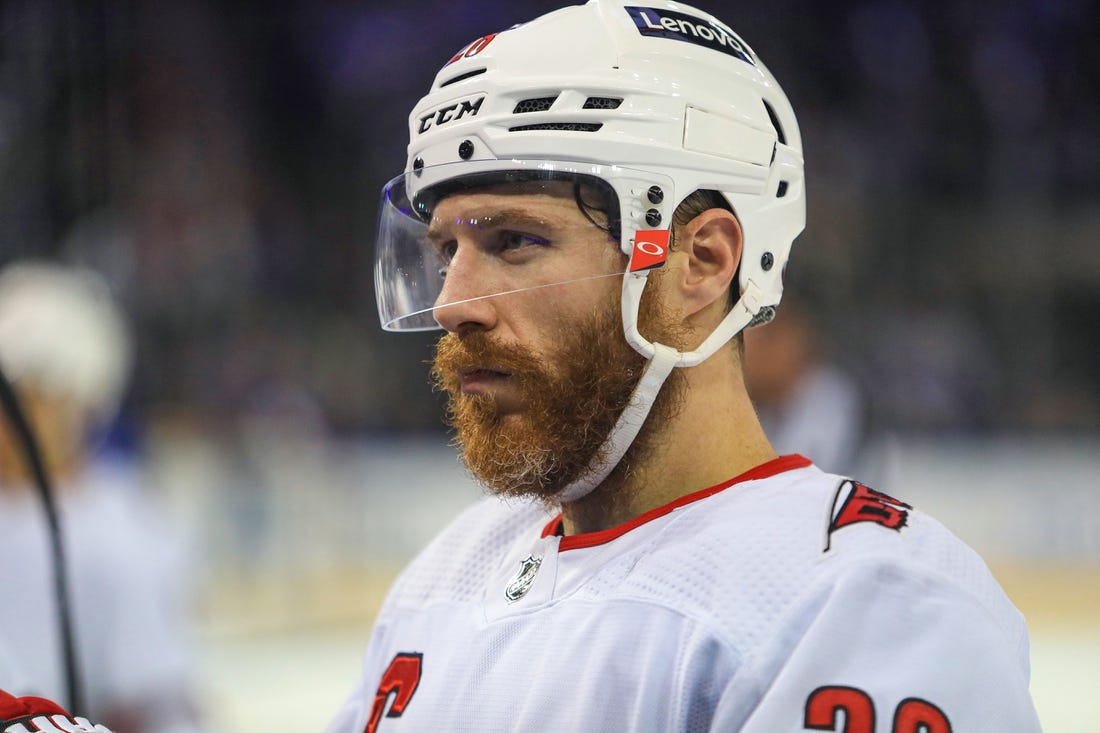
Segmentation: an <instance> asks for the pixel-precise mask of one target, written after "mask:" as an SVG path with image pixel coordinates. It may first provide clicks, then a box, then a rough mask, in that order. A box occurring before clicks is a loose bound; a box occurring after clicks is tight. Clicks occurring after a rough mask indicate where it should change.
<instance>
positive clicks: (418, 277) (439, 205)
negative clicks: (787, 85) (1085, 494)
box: [328, 0, 1039, 733]
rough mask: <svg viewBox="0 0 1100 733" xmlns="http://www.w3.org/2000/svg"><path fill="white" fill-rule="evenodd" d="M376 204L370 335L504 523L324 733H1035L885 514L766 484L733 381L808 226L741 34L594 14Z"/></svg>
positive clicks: (442, 117) (440, 553)
mask: <svg viewBox="0 0 1100 733" xmlns="http://www.w3.org/2000/svg"><path fill="white" fill-rule="evenodd" d="M409 121H410V133H411V141H410V144H409V149H408V152H409V157H408V165H407V168H406V171H405V173H403V174H402V175H400V176H398V177H397V178H395V179H394V180H393V181H391V182H390V183H389V184H388V185H387V186H386V188H385V191H384V196H383V204H382V206H383V209H382V212H381V214H380V224H379V238H378V241H377V257H378V260H377V267H376V280H375V285H376V288H377V291H378V303H379V310H380V314H381V318H382V323H383V326H384V327H385V328H387V329H389V330H395V331H402V330H414V329H427V328H439V327H442V328H444V329H445V330H446V331H447V334H446V335H444V336H443V337H442V338H441V340H440V342H439V345H438V350H437V354H436V359H435V369H434V372H435V376H436V379H437V381H438V383H439V385H440V386H441V387H442V388H443V389H445V390H446V392H447V394H448V396H449V398H450V421H451V423H452V425H453V428H454V430H455V432H456V436H457V440H458V442H459V444H460V446H461V449H462V455H463V459H464V461H465V463H466V465H467V467H468V468H469V469H470V471H471V472H472V473H473V474H474V475H475V476H476V477H477V478H478V479H480V480H481V482H483V483H484V484H485V486H486V487H487V488H488V490H489V493H490V494H492V495H493V496H491V497H489V498H487V499H485V500H484V501H482V502H480V503H479V504H477V505H476V506H474V507H472V508H471V509H469V510H468V511H466V512H464V513H463V514H462V515H461V516H459V517H458V518H457V519H456V520H455V521H454V522H453V524H452V525H451V526H450V527H449V528H447V529H446V530H444V531H443V532H442V534H441V535H440V536H439V537H437V538H436V539H435V540H434V541H433V542H432V543H431V544H430V545H429V547H428V548H426V549H425V550H424V551H423V552H422V553H421V554H420V555H419V556H418V557H417V558H416V559H415V560H414V561H413V563H412V564H411V566H410V567H409V568H407V569H406V570H405V572H404V573H403V574H402V575H401V577H400V578H399V579H398V580H397V582H396V584H395V585H394V587H393V588H392V590H391V592H390V594H389V596H388V598H387V600H386V602H385V604H384V607H383V608H382V610H381V612H380V615H379V617H378V619H377V624H376V627H375V630H374V633H373V635H372V638H371V641H370V645H369V648H368V649H367V652H366V657H365V661H364V667H363V677H362V681H361V683H360V685H359V687H358V688H357V689H356V690H354V692H353V693H352V694H351V695H350V697H349V698H348V700H347V702H346V704H345V705H344V706H343V707H342V709H341V710H340V711H339V712H338V713H337V715H336V717H335V719H334V720H333V721H332V723H331V725H330V727H329V728H328V730H329V732H330V733H361V732H363V731H366V732H367V733H373V732H374V731H382V732H383V733H386V732H387V731H389V732H397V731H442V730H446V731H458V730H469V731H535V730H555V731H611V730H613V731H655V732H656V731H661V732H667V731H751V732H753V733H777V732H778V731H802V730H833V731H847V733H873V732H876V731H877V732H878V733H886V732H889V731H894V732H897V733H917V732H918V731H923V732H924V733H946V732H947V731H979V730H980V731H994V730H995V731H1013V732H1024V731H1037V730H1039V725H1038V722H1037V720H1036V716H1035V712H1034V710H1033V707H1032V703H1031V701H1030V698H1029V694H1028V639H1027V632H1026V629H1025V626H1024V622H1023V619H1022V618H1021V616H1020V614H1019V613H1018V612H1017V610H1016V609H1015V608H1014V607H1013V606H1012V604H1011V603H1010V602H1009V600H1008V599H1007V598H1006V597H1005V595H1004V593H1003V592H1002V591H1001V589H1000V588H999V586H998V585H997V583H996V582H995V580H994V579H993V578H992V577H991V575H990V573H989V571H988V570H987V569H986V567H985V565H984V564H983V563H982V561H981V560H980V559H979V558H978V557H977V556H976V555H975V553H974V552H972V551H971V550H970V549H968V548H967V547H966V546H965V545H963V544H962V543H961V542H960V541H959V540H958V539H956V538H955V537H953V536H952V535H951V534H950V533H949V532H948V531H947V530H946V529H944V528H943V527H942V526H941V525H940V524H938V523H936V522H935V521H934V520H933V519H931V518H929V517H927V516H925V515H923V514H921V513H920V512H919V511H917V510H916V509H914V508H912V507H911V506H910V505H909V504H907V503H905V502H904V500H902V499H900V498H893V497H891V496H890V495H888V494H887V493H883V492H881V491H878V490H876V489H874V488H872V487H869V486H866V485H864V484H861V483H859V482H858V481H856V480H853V479H850V478H846V477H843V476H836V475H830V474H827V473H825V472H823V471H821V470H820V469H818V468H817V467H815V466H814V465H813V464H812V463H811V462H810V460H808V459H807V458H804V457H802V456H799V455H785V456H778V455H776V453H775V451H774V450H773V449H772V447H771V446H770V445H769V443H768V440H767V438H766V437H765V435H764V433H763V431H762V430H761V428H760V426H759V423H758V422H757V419H756V416H755V415H754V412H753V406H752V404H751V402H750V401H749V398H748V397H747V395H746V392H745V388H744V382H743V379H742V376H741V363H742V346H741V339H740V336H739V334H740V332H741V331H742V329H744V328H746V327H749V326H752V325H754V324H758V323H761V322H764V321H767V320H768V319H769V318H770V317H771V316H772V315H773V313H774V309H775V307H776V306H777V305H779V302H780V296H781V294H782V272H783V268H784V266H785V264H786V261H787V256H788V252H789V250H790V246H791V242H792V240H793V239H794V238H795V237H796V236H797V234H798V233H799V232H800V231H801V230H802V228H803V223H804V216H805V203H804V183H803V163H802V150H801V140H800V137H799V131H798V126H797V123H796V121H795V117H794V114H793V112H792V110H791V107H790V105H789V104H788V101H787V99H786V97H785V96H784V94H783V92H782V91H781V90H780V88H779V86H778V84H777V83H776V81H775V79H774V78H773V77H772V76H771V74H770V73H769V72H768V70H767V69H766V67H765V66H764V65H763V63H762V62H761V61H760V59H759V58H758V57H757V55H756V54H755V53H754V52H753V51H752V50H751V49H750V48H749V46H748V45H747V44H745V42H744V41H742V40H741V39H740V38H739V37H738V36H737V35H736V34H735V33H734V32H733V31H732V30H731V29H730V28H729V27H728V26H726V25H725V24H723V23H722V22H720V21H719V20H717V19H715V18H713V17H711V16H710V15H708V14H706V13H703V12H700V11H698V10H695V9H693V8H690V7H688V6H685V5H682V4H680V3H672V2H656V1H652V2H646V3H642V4H640V5H639V4H626V3H623V2H621V1H620V0H592V2H589V3H588V4H586V5H583V6H576V7H569V8H565V9H562V10H559V11H556V12H553V13H550V14H548V15H545V16H543V17H540V18H538V19H537V20H534V21H532V22H530V23H527V24H524V25H521V26H518V27H514V28H512V29H509V30H506V31H502V32H500V33H496V34H494V35H489V36H485V37H484V38H481V39H479V40H477V41H475V42H473V43H472V44H470V45H469V46H467V47H465V48H464V49H462V50H461V51H460V52H459V53H457V54H456V55H455V56H454V57H453V58H452V59H451V60H450V61H449V62H448V63H447V64H446V65H445V66H444V67H443V69H442V70H441V71H440V72H439V74H438V76H437V77H436V79H435V82H434V84H433V85H432V88H431V91H430V92H429V93H428V94H427V95H426V96H425V97H424V98H423V99H422V100H421V101H420V102H419V103H418V104H417V106H416V108H415V109H414V111H413V112H412V114H411V116H410V118H409Z"/></svg>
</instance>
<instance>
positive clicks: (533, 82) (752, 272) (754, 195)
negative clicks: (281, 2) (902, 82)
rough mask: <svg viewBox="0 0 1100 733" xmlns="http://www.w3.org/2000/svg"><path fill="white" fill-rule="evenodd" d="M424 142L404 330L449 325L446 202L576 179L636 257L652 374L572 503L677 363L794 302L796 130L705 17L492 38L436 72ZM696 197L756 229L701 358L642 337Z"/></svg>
mask: <svg viewBox="0 0 1100 733" xmlns="http://www.w3.org/2000/svg"><path fill="white" fill-rule="evenodd" d="M409 132H410V143H409V147H408V162H407V165H406V169H405V172H404V173H403V174H402V175H400V176H398V177H397V178H395V179H393V180H392V181H391V182H390V183H389V184H388V185H387V186H386V188H385V190H384V194H383V201H382V209H381V212H380V219H379V238H378V243H377V264H376V269H375V286H376V292H377V297H378V306H379V314H380V317H381V320H382V325H383V327H384V328H386V329H388V330H424V329H432V328H438V327H439V326H438V323H437V322H436V320H435V318H434V315H433V314H434V312H436V311H438V309H440V308H444V307H446V306H447V305H449V304H448V303H441V302H439V301H438V298H439V296H440V293H441V291H442V288H443V276H444V274H445V271H443V270H442V269H441V267H440V263H439V261H438V259H437V258H436V257H435V256H433V253H432V252H431V251H430V250H429V249H427V248H425V247H424V240H425V238H424V234H425V231H426V228H427V225H428V224H427V223H428V221H429V220H430V218H431V212H432V207H433V206H434V203H435V201H437V200H439V198H440V197H442V196H444V195H446V194H447V193H448V192H453V191H456V190H461V189H463V188H475V187H484V186H488V185H493V184H498V183H506V182H509V181H516V182H524V183H528V184H529V183H531V182H537V181H541V180H545V181H560V180H563V179H565V180H569V179H573V180H583V181H598V182H600V183H601V185H602V188H603V189H605V190H607V191H608V192H609V194H608V195H609V197H611V198H612V201H611V202H610V203H611V206H610V207H609V209H610V216H611V218H612V222H611V226H610V229H611V231H612V233H613V234H614V235H615V236H617V238H618V240H619V242H618V243H619V246H620V248H621V250H622V252H623V253H624V254H625V255H628V256H629V258H630V264H629V265H627V266H626V267H625V272H624V271H622V270H620V271H619V272H617V273H614V274H616V275H618V276H621V277H622V279H623V291H622V292H623V297H622V310H623V327H624V336H625V337H626V339H627V341H628V342H629V343H630V344H631V345H632V346H633V347H634V348H635V349H636V350H637V351H639V352H640V353H641V354H642V355H644V356H645V357H646V358H648V359H649V360H650V367H649V369H648V371H647V373H646V375H645V376H644V377H643V379H642V381H641V383H640V384H639V387H638V389H637V390H636V392H635V395H634V401H633V402H632V403H631V405H630V406H629V407H628V408H627V409H626V411H625V412H624V414H623V418H622V419H621V420H620V425H619V426H617V427H616V429H615V430H613V432H612V436H611V437H610V438H609V441H608V445H607V446H605V450H604V451H601V454H602V455H603V460H602V461H601V465H600V466H594V467H592V469H593V470H592V471H590V474H589V476H588V477H587V478H585V479H584V480H583V481H582V482H580V483H581V484H583V485H577V486H575V487H570V488H569V489H567V490H566V491H565V492H563V493H562V494H561V495H560V496H561V497H562V498H563V500H569V499H571V498H576V497H577V496H581V495H583V494H584V493H585V492H586V491H587V490H590V489H591V488H593V487H594V486H595V485H597V484H598V483H599V481H602V480H603V478H604V477H606V475H607V473H608V472H610V470H611V469H612V468H613V467H614V465H615V464H616V463H618V461H619V459H620V458H621V456H622V454H623V453H624V452H625V450H626V448H627V447H628V446H629V444H630V442H631V441H633V439H634V437H635V435H636V433H637V430H638V429H639V428H640V427H641V423H642V422H643V421H644V419H645V416H646V415H647V414H648V411H649V406H650V405H651V403H652V400H653V398H654V397H655V396H656V393H657V391H658V390H659V388H660V385H661V384H662V383H663V382H664V379H665V377H666V376H667V374H668V373H669V372H670V371H671V369H672V368H674V367H676V366H681V367H685V366H693V365H695V364H698V363H700V362H701V361H703V360H704V359H706V358H707V357H709V356H710V355H711V354H713V353H714V352H715V351H717V350H718V349H719V348H720V347H721V346H722V345H724V344H726V343H727V342H728V341H729V340H730V339H731V338H733V337H734V336H735V335H736V334H737V333H738V332H740V331H741V330H742V329H743V328H744V327H746V326H747V325H750V324H752V323H759V322H764V321H767V320H769V319H770V318H771V317H772V315H773V314H774V308H775V306H776V305H778V304H779V301H780V298H781V297H782V292H783V281H782V274H783V269H784V267H785V265H786V262H787V257H788V255H789V253H790V248H791V244H792V242H793V241H794V238H795V237H796V236H798V234H799V233H800V232H801V231H802V229H803V227H804V225H805V211H806V204H805V195H804V182H803V160H802V141H801V137H800V135H799V131H798V124H797V122H796V120H795V116H794V112H793V110H792V109H791V106H790V104H789V102H788V101H787V98H786V96H785V95H784V93H783V91H782V89H780V87H779V85H778V83H777V82H776V81H775V79H774V77H772V75H771V73H770V72H769V71H768V70H767V68H766V67H765V66H764V64H763V63H762V62H761V61H760V59H759V58H757V56H756V54H755V53H754V52H753V51H752V49H751V48H750V47H749V46H748V44H746V43H745V42H744V41H743V40H741V38H740V37H739V36H738V35H737V34H736V33H734V32H733V30H731V29H730V28H729V27H728V26H726V25H725V24H724V23H722V22H721V21H719V20H718V19H717V18H715V17H713V16H711V15H709V14H707V13H704V12H702V11H699V10H697V9H695V8H692V7H689V6H687V5H683V4H681V3H675V2H645V3H642V4H634V3H631V4H625V3H624V2H622V0H590V2H588V3H587V4H585V5H579V6H573V7H567V8H563V9H561V10H557V11H554V12H551V13H548V14H547V15H544V16H542V17H540V18H537V19H536V20H533V21H531V22H529V23H525V24H522V25H519V26H516V27H514V28H511V29H509V30H506V31H501V32H499V33H495V34H492V35H488V36H485V37H483V38H480V39H478V40H476V41H474V42H473V43H471V44H469V45H468V46H466V47H465V48H463V49H462V50H460V51H459V52H458V53H457V54H455V55H454V57H453V58H451V59H450V61H448V62H447V64H446V65H445V66H444V67H443V69H442V70H441V71H440V72H439V73H438V74H437V75H436V78H435V81H434V83H433V84H432V88H431V91H429V93H428V94H427V95H426V96H425V97H423V98H422V99H421V100H420V102H419V103H418V104H417V105H416V107H415V109H414V110H413V112H412V114H411V115H410V117H409ZM698 190H712V191H717V192H719V193H721V194H722V195H723V196H724V198H725V199H726V200H727V201H728V203H729V204H730V207H731V208H732V209H733V211H734V213H735V215H736V216H737V218H738V221H739V222H740V224H741V229H742V232H743V238H744V242H743V253H742V258H741V264H740V268H739V282H738V286H739V291H740V293H739V295H740V297H739V299H738V300H737V302H736V303H735V305H734V306H733V308H732V309H731V310H730V312H729V314H728V315H727V317H726V318H725V320H724V321H723V322H722V323H721V324H720V325H719V326H718V327H717V328H716V329H715V331H714V332H713V333H712V334H711V335H710V336H709V337H708V338H707V339H706V340H705V341H704V342H703V343H702V344H701V345H700V346H699V347H698V348H697V349H696V350H695V351H692V352H687V353H681V352H678V351H675V350H673V349H671V348H669V347H666V346H663V345H661V344H656V343H651V342H649V341H647V340H646V339H645V338H644V337H642V336H641V335H640V334H639V333H638V328H637V315H638V306H639V303H640V299H641V293H642V290H643V289H644V286H645V278H646V275H647V274H648V272H649V269H650V268H652V267H654V266H659V265H660V264H662V263H663V261H664V254H665V252H666V250H667V244H668V236H669V229H670V228H671V224H672V216H673V212H674V211H675V209H676V206H677V205H678V204H679V203H680V202H681V201H683V200H684V198H686V197H687V196H688V195H690V194H691V193H693V192H695V191H698ZM609 274H612V273H609ZM500 294H502V293H494V292H486V293H484V295H482V296H479V297H492V296H495V295H500Z"/></svg>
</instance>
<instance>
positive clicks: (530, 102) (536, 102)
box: [512, 95, 557, 115]
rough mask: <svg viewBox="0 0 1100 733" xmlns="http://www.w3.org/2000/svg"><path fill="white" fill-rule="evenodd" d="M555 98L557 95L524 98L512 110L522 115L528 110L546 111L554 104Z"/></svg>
mask: <svg viewBox="0 0 1100 733" xmlns="http://www.w3.org/2000/svg"><path fill="white" fill-rule="evenodd" d="M555 99H557V96H556V95H555V96H553V97H534V98H532V99H522V100H520V101H519V102H517V103H516V108H515V109H513V110H512V114H515V115H522V114H526V113H528V112H545V111H546V110H548V109H550V107H551V106H553V104H554V100H555Z"/></svg>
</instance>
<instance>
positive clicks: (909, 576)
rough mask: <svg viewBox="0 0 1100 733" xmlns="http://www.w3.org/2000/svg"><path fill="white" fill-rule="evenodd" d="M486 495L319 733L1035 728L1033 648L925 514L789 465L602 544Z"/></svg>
mask: <svg viewBox="0 0 1100 733" xmlns="http://www.w3.org/2000/svg"><path fill="white" fill-rule="evenodd" d="M560 522H561V519H560V516H559V517H551V516H550V515H549V514H548V513H547V512H546V510H545V509H543V508H542V506H541V505H540V504H538V503H528V502H514V501H513V502H505V501H501V500H499V499H487V500H485V501H483V502H481V503H479V504H477V505H475V506H474V507H472V508H471V509H469V510H467V511H466V512H465V513H463V514H462V515H461V516H460V517H458V519H457V520H456V521H455V522H454V523H452V524H451V526H450V527H449V528H448V529H446V530H445V531H444V532H443V533H442V534H441V535H440V536H439V537H437V538H436V539H435V540H434V541H433V542H432V544H430V545H429V546H428V547H427V548H426V549H425V550H424V551H423V552H422V553H421V554H420V555H419V556H418V557H417V559H416V560H414V561H413V563H412V564H411V565H410V567H409V568H407V569H406V570H405V572H404V573H403V574H402V575H401V577H400V578H399V579H398V581H397V582H396V583H395V585H394V587H393V589H392V590H391V592H390V594H389V597H388V598H387V600H386V603H385V604H384V606H383V608H382V611H381V612H380V615H379V618H378V620H377V624H376V626H375V629H374V633H373V636H372V638H371V642H370V645H369V648H368V649H367V653H366V658H365V661H364V668H363V678H362V681H361V683H360V686H359V687H358V689H356V690H355V691H354V692H353V694H352V695H351V697H350V698H349V699H348V700H347V702H346V703H345V705H344V707H343V708H342V709H341V710H340V711H339V713H338V714H337V716H336V718H335V720H333V721H332V723H331V724H330V726H329V728H328V729H327V730H328V732H329V733H364V732H366V733H374V731H380V732H381V733H400V732H401V731H431V732H433V733H436V732H438V731H449V732H453V731H477V732H478V733H487V732H490V731H551V730H552V731H569V732H574V731H578V732H579V731H583V732H589V731H591V732H595V731H653V732H655V733H656V732H661V733H669V732H671V731H746V732H747V733H783V732H785V731H805V730H818V731H820V730H824V731H838V732H839V731H844V732H846V733H948V731H954V732H955V733H964V732H967V733H969V732H976V731H997V732H998V733H1015V732H1020V733H1023V732H1025V731H1026V732H1030V731H1038V730H1040V727H1039V723H1038V720H1037V718H1036V715H1035V711H1034V708H1033V706H1032V703H1031V699H1030V696H1029V693H1028V639H1027V631H1026V628H1025V626H1024V622H1023V619H1022V617H1021V615H1020V613H1019V612H1018V611H1017V610H1016V609H1015V608H1014V607H1013V606H1012V604H1011V603H1010V602H1009V600H1008V599H1007V598H1006V597H1005V595H1004V593H1003V592H1002V590H1001V589H1000V587H999V586H998V585H997V583H996V581H995V580H994V579H993V577H992V576H991V575H990V573H989V571H988V569H987V568H986V566H985V564H984V563H983V562H982V560H981V559H980V558H979V557H978V556H977V555H976V554H975V553H974V552H973V551H972V550H970V549H969V548H968V547H966V546H965V545H964V544H963V543H962V542H960V541H959V540H958V539H957V538H955V537H954V536H953V535H952V534H951V533H950V532H948V531H947V530H946V529H945V528H944V527H943V526H942V525H940V524H939V523H937V522H936V521H935V520H933V519H931V518H929V517H927V516H925V515H923V514H921V513H919V512H918V511H916V510H914V509H912V508H911V507H910V506H908V505H907V504H905V503H903V502H902V501H899V500H897V499H894V498H892V497H890V496H887V495H885V494H882V493H879V492H877V491H874V490H872V489H870V488H868V487H866V486H863V485H861V484H859V483H858V482H855V481H851V480H848V479H845V478H842V477H839V476H833V475H830V474H826V473H823V472H822V471H821V470H819V469H817V468H816V467H814V466H812V465H811V464H810V462H809V461H808V460H806V459H805V458H802V457H800V456H784V457H781V458H778V459H776V460H774V461H771V462H769V463H766V464H764V465H762V466H759V467H757V468H755V469H753V470H751V471H749V472H747V473H745V474H743V475H741V476H738V477H737V478H734V479H732V480H730V481H728V482H726V483H724V484H721V485H719V486H715V487H712V488H710V489H706V490H703V491H700V492H697V493H694V494H691V495H688V496H685V497H682V498H681V499H678V500H676V501H674V502H672V503H671V504H668V505H666V506H664V507H660V508H657V509H654V510H652V511H650V512H648V513H646V514H644V515H642V516H640V517H637V518H636V519H634V520H632V521H630V522H628V523H626V524H624V525H621V526H618V527H615V528H612V529H608V530H605V531H601V532H594V533H590V534H580V535H572V536H569V537H560V536H558V534H557V531H558V529H559V527H560Z"/></svg>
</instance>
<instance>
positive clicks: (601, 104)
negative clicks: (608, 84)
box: [581, 97, 623, 109]
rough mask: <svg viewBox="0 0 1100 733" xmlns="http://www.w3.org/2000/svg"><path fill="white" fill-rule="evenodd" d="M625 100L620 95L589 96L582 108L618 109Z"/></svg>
mask: <svg viewBox="0 0 1100 733" xmlns="http://www.w3.org/2000/svg"><path fill="white" fill-rule="evenodd" d="M622 103H623V100H621V99H619V98H618V97H589V98H588V99H586V100H584V106H582V107H581V109H618V107H619V105H620V104H622Z"/></svg>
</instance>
